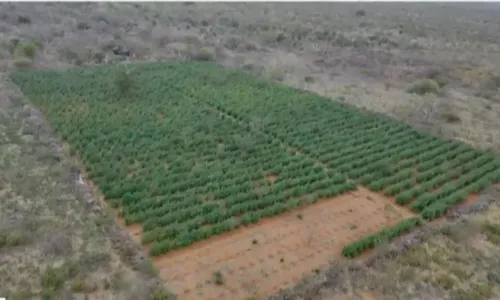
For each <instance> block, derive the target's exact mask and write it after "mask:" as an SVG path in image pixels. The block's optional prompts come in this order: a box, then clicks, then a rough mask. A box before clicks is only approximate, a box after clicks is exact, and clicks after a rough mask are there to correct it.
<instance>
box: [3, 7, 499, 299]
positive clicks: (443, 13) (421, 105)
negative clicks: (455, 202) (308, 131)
mask: <svg viewBox="0 0 500 300" xmlns="http://www.w3.org/2000/svg"><path fill="white" fill-rule="evenodd" d="M499 11H500V9H499V6H498V4H494V3H492V4H453V5H452V4H438V3H434V4H424V3H422V4H416V3H415V4H368V3H360V4H354V3H352V4H342V3H335V4H331V3H328V4H326V3H325V4H319V3H318V4H314V5H311V4H300V3H289V4H272V3H269V4H248V3H247V4H242V3H241V4H240V3H234V4H228V3H210V4H208V3H207V4H204V3H171V4H160V3H150V4H144V3H126V4H125V3H123V4H118V3H86V4H83V3H82V4H75V3H58V4H55V3H30V4H22V3H7V2H5V3H0V12H1V13H0V71H8V70H11V69H13V68H27V69H29V68H65V67H69V66H72V65H93V64H101V63H115V62H119V61H123V60H165V59H198V60H215V61H217V62H219V63H221V64H224V65H228V66H232V67H237V68H241V69H242V70H245V71H247V72H252V73H255V74H257V75H259V76H264V77H268V78H270V79H272V80H276V81H282V82H283V83H285V84H288V85H291V86H294V87H299V88H303V89H309V90H312V91H315V92H318V93H321V94H324V95H327V96H332V97H334V98H336V99H338V100H340V101H344V102H347V103H351V104H353V105H356V106H358V107H363V108H366V109H368V110H371V111H375V112H379V113H384V114H389V115H392V116H394V117H396V118H400V119H402V120H405V121H406V122H409V123H411V124H413V125H415V126H419V127H422V128H425V129H427V130H429V131H432V132H433V133H435V134H438V135H442V136H447V137H452V138H455V139H459V140H462V141H465V142H468V143H471V144H473V145H475V146H477V147H481V148H487V149H493V150H496V151H499V150H500V132H499V131H498V128H500V118H499V115H500V96H499V95H500V93H499V88H500V80H498V78H500V77H499V73H498V70H499V69H500V68H499V65H498V64H499V62H500V54H499V53H500V51H499V50H500V45H499V44H498V42H497V41H498V40H500V23H498V20H497V18H498V13H499ZM415 82H427V83H428V82H432V87H431V89H433V90H436V91H437V92H436V93H434V92H431V93H428V92H427V93H424V92H422V93H417V94H415V93H408V92H407V89H408V88H409V87H410V86H411V85H412V84H413V83H415ZM0 84H1V87H0V89H1V92H0V111H1V114H0V117H1V119H0V121H1V122H0V140H1V144H0V147H2V149H1V151H0V158H1V160H0V163H1V164H0V168H1V169H0V170H1V172H0V176H1V177H0V180H1V181H0V203H1V204H0V220H1V222H0V245H1V247H0V254H1V255H0V271H1V272H0V273H3V272H6V273H4V274H9V276H7V277H5V276H2V277H0V295H12V296H11V298H13V299H15V297H16V295H17V297H18V298H21V299H28V298H30V296H31V295H34V294H36V295H38V296H40V295H46V298H50V297H51V296H54V295H62V297H64V295H67V294H65V293H70V294H71V293H73V294H88V295H90V298H91V299H108V298H110V297H112V296H113V297H115V298H116V297H118V298H120V299H127V297H132V298H133V297H135V299H137V298H140V299H144V297H147V296H144V295H146V294H148V293H149V294H152V293H153V290H154V289H155V288H156V286H154V284H153V283H151V282H153V281H155V279H154V272H147V271H146V272H141V271H136V270H134V268H133V265H134V263H133V262H134V256H135V255H136V254H135V253H136V252H134V250H133V249H128V250H125V251H123V249H117V248H116V247H115V246H113V245H116V243H115V242H113V241H114V240H115V239H114V238H113V239H110V238H109V237H108V236H112V237H113V236H115V235H113V234H110V232H113V229H112V226H111V225H110V220H109V218H107V217H106V215H107V212H105V211H104V210H102V209H101V210H100V211H99V210H98V209H97V208H96V207H98V206H96V203H91V204H89V203H87V200H82V197H81V194H79V193H80V192H81V191H79V189H77V188H75V187H74V186H73V184H72V183H71V182H73V181H74V180H73V179H71V180H69V179H68V174H72V173H71V168H70V167H71V166H72V165H73V162H71V161H70V160H68V159H67V158H66V157H67V156H65V155H59V154H57V155H56V154H54V153H55V152H54V145H53V144H52V142H50V143H49V142H48V141H52V140H51V139H49V138H48V137H46V136H45V135H43V134H42V133H41V132H40V131H41V130H42V131H43V128H45V127H44V126H42V125H43V124H42V123H40V122H41V118H40V116H39V115H37V114H35V112H34V111H32V110H31V109H30V107H29V105H27V104H25V103H24V102H23V101H22V99H21V97H20V95H18V94H16V92H15V89H14V88H12V87H11V86H10V85H9V84H8V83H7V82H6V81H5V76H2V82H1V83H0ZM436 86H437V88H436ZM427 88H428V87H427ZM419 94H420V95H419ZM38 124H42V125H41V127H38ZM44 136H45V137H44ZM56 148H57V147H56ZM68 182H69V183H68ZM84 198H85V199H90V198H91V197H90V198H89V195H86V196H85V197H84ZM89 207H90V208H89ZM89 209H90V210H91V211H92V210H94V212H93V213H90V214H89V213H88V210H89ZM97 211H99V212H97ZM499 217H500V209H498V207H495V208H493V209H491V210H490V211H489V212H488V213H486V214H480V215H478V216H476V217H474V218H473V219H472V220H471V221H470V222H469V223H468V224H469V225H468V227H467V228H469V227H470V228H471V230H472V232H473V233H471V234H470V235H465V236H464V235H458V236H455V235H453V236H452V237H450V235H449V234H441V235H437V236H434V237H432V238H430V239H429V240H427V241H426V242H425V243H423V244H422V245H420V246H417V247H415V248H414V249H412V250H410V251H409V252H408V253H407V254H404V255H402V256H401V257H399V258H397V259H395V260H391V261H389V262H387V263H386V264H385V265H384V266H378V267H377V268H365V267H360V269H356V270H344V271H342V272H344V273H343V274H345V275H346V276H344V277H345V278H347V279H348V280H347V281H345V285H344V286H343V289H342V290H341V291H340V294H348V295H350V299H352V298H355V296H354V295H357V297H358V298H360V299H372V298H369V297H371V296H369V294H367V293H366V292H363V291H366V290H368V289H369V288H370V289H371V288H374V289H375V293H374V294H375V295H376V299H400V298H402V297H404V296H405V295H409V296H413V297H415V298H423V299H431V298H432V299H436V298H439V299H447V298H449V299H487V298H488V297H489V298H494V297H498V296H499V295H498V292H499V287H500V280H499V279H498V276H496V275H495V273H494V272H493V270H494V269H493V268H494V267H498V266H499V265H500V263H499V261H498V259H497V258H496V257H499V256H498V254H499V249H498V246H499V245H498V240H500V238H498V234H497V233H498V231H496V229H497V228H498V226H497V224H498V221H496V220H497V219H499ZM486 221H487V222H486ZM104 224H107V225H104ZM474 228H482V230H483V231H484V233H481V231H474ZM49 232H50V233H51V234H48V233H49ZM463 245H465V246H463ZM478 245H479V247H478ZM459 246H460V247H459ZM462 246H463V247H462ZM451 261H453V264H451V263H450V262H451ZM82 262H93V264H94V265H96V266H98V267H92V268H85V267H80V266H86V265H89V264H85V263H82ZM75 265H78V266H79V267H78V268H76V270H74V266H75ZM136 269H138V270H143V271H144V270H147V269H148V268H147V267H146V268H136ZM12 270H17V271H12ZM142 273H150V274H153V275H144V276H145V277H144V276H143V275H141V274H142ZM351 273H352V274H351ZM394 274H397V275H398V277H397V278H398V279H397V280H394V278H395V276H394ZM471 274H472V275H471ZM49 275H50V276H49ZM119 275H120V276H119ZM320 276H321V274H320ZM354 276H356V280H354V279H352V278H353V277H354ZM147 282H149V284H146V283H147ZM134 284H135V285H134ZM138 286H141V287H142V288H138ZM322 290H323V291H324V293H323V294H318V295H317V296H314V297H315V298H311V299H322V298H324V299H332V298H331V297H333V296H332V293H333V294H338V293H339V291H332V289H331V288H329V287H328V286H323V287H322ZM152 297H155V298H152V299H162V297H163V296H162V294H161V293H156V294H154V296H152ZM328 297H330V298H328ZM374 297H375V296H374ZM380 297H381V298H380ZM429 297H430V298H429Z"/></svg>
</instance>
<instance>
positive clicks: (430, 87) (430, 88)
mask: <svg viewBox="0 0 500 300" xmlns="http://www.w3.org/2000/svg"><path fill="white" fill-rule="evenodd" d="M406 91H407V92H408V93H410V94H418V95H424V94H428V93H431V94H439V92H440V88H439V84H438V83H437V82H436V81H434V80H432V79H422V80H419V81H417V82H415V83H413V84H412V85H411V86H410V87H409V88H408V89H407V90H406Z"/></svg>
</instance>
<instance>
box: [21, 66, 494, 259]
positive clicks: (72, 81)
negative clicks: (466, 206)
mask: <svg viewBox="0 0 500 300" xmlns="http://www.w3.org/2000/svg"><path fill="white" fill-rule="evenodd" d="M128 69H129V70H130V74H129V75H125V73H124V71H123V70H124V67H123V66H105V67H99V68H92V69H89V68H87V69H73V70H69V71H65V72H55V71H54V72H53V71H36V72H16V73H13V74H12V79H13V81H14V82H15V83H16V84H18V85H19V86H20V87H21V88H22V90H23V92H24V94H25V95H27V96H28V98H29V99H30V100H31V101H32V102H33V103H34V104H35V105H36V106H37V107H39V108H40V109H41V110H42V112H44V113H45V115H46V116H47V118H48V120H49V122H50V124H51V125H52V127H53V128H54V130H55V131H56V132H57V133H58V134H59V135H60V136H61V137H62V138H63V139H64V141H66V142H67V144H68V145H69V147H70V150H71V151H72V153H74V154H76V155H78V156H79V157H80V159H81V160H82V162H83V164H84V165H85V167H86V169H87V171H88V174H89V177H90V178H91V179H92V181H93V182H94V183H95V184H97V186H98V187H99V189H100V190H101V191H102V193H103V194H104V195H105V196H106V198H107V199H108V200H109V202H110V203H112V204H113V205H114V206H115V207H117V208H120V213H121V214H122V216H123V218H124V219H125V220H126V222H127V223H129V224H131V223H140V224H141V225H142V227H143V230H144V236H143V242H144V243H151V242H153V243H154V244H153V246H152V247H151V250H150V251H151V254H152V255H160V254H162V253H166V252H168V251H170V250H173V249H176V248H180V247H185V246H187V245H189V244H192V243H194V242H196V241H199V240H203V239H207V238H209V237H210V236H213V235H217V234H220V233H222V232H226V231H230V230H232V229H234V228H236V227H239V226H242V225H246V224H249V223H255V222H258V221H259V220H260V219H261V218H263V217H269V216H274V215H278V214H280V213H282V212H284V211H286V210H291V209H293V208H296V207H298V206H301V205H304V204H307V203H314V202H315V201H317V200H320V199H324V198H331V197H333V196H336V195H340V194H342V193H344V192H346V191H349V190H353V189H356V185H357V184H359V185H363V186H365V187H367V188H368V189H370V190H372V191H375V192H381V193H383V194H385V195H387V196H393V197H395V199H396V202H397V203H398V204H399V205H407V206H408V207H409V208H410V209H411V210H413V211H415V212H418V213H421V216H422V217H423V218H424V219H427V220H432V219H434V218H437V217H439V216H441V215H443V214H444V213H445V212H446V211H447V209H449V208H450V207H451V206H453V205H455V204H458V203H460V202H462V201H464V200H465V199H467V197H468V196H470V195H472V194H477V193H478V192H480V191H481V190H483V189H485V188H487V187H488V186H490V185H491V184H493V183H495V182H497V181H499V180H500V159H499V158H498V156H497V155H496V154H494V153H488V152H483V151H479V150H476V149H473V148H471V147H469V146H467V145H465V144H462V143H459V142H456V141H447V140H442V139H439V138H436V137H433V136H430V135H427V134H425V133H422V132H419V131H417V130H415V129H412V128H411V127H410V126H408V125H405V124H402V123H399V122H397V121H395V120H393V119H390V118H388V117H383V116H378V115H374V114H370V113H368V112H363V111H360V110H356V109H354V108H352V107H350V106H347V105H344V104H341V103H337V102H333V101H331V100H329V99H327V98H323V97H320V96H318V95H315V94H312V93H308V92H303V91H297V90H294V89H292V88H288V87H285V86H282V85H278V84H273V83H269V82H266V81H264V80H261V79H258V78H255V77H252V76H250V75H247V74H244V73H240V72H236V71H233V70H229V69H224V68H222V67H219V66H216V65H214V64H209V63H191V62H190V63H181V62H178V63H163V64H141V65H132V66H129V67H128ZM270 176H273V177H275V179H276V180H275V181H274V180H269V177H270ZM331 201H335V200H331ZM417 223H418V222H416V221H413V220H411V221H405V222H404V223H402V224H400V225H399V226H400V227H399V229H398V228H393V231H392V232H387V231H385V232H384V234H387V235H389V236H390V237H392V236H394V235H395V233H398V232H400V231H401V230H402V229H401V228H403V229H405V230H406V229H408V228H410V227H412V226H414V225H415V224H417ZM372 238H373V237H372ZM363 244H366V241H364V242H362V243H358V244H357V245H355V246H356V247H364V246H360V245H363ZM351 248H352V247H351ZM349 251H350V252H349ZM358 252H359V249H350V250H348V251H347V252H346V253H344V254H345V255H346V256H352V254H353V253H358Z"/></svg>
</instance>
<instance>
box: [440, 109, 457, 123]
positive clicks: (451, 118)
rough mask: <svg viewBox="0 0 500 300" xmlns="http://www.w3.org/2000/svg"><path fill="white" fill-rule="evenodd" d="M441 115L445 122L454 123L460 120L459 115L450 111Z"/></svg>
mask: <svg viewBox="0 0 500 300" xmlns="http://www.w3.org/2000/svg"><path fill="white" fill-rule="evenodd" d="M441 116H442V117H443V119H444V120H445V121H446V123H452V124H455V123H460V122H461V121H462V120H461V119H460V117H459V116H457V115H456V114H454V113H451V112H446V113H443V114H442V115H441Z"/></svg>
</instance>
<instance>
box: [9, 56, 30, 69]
mask: <svg viewBox="0 0 500 300" xmlns="http://www.w3.org/2000/svg"><path fill="white" fill-rule="evenodd" d="M13 64H14V67H16V68H17V69H27V68H29V67H31V66H32V65H33V61H32V60H31V59H29V58H27V57H16V58H14V61H13Z"/></svg>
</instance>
